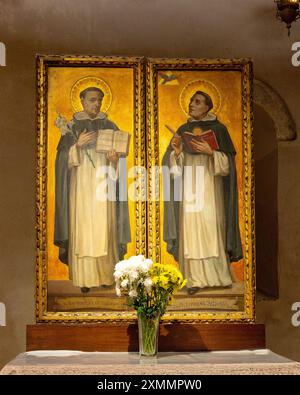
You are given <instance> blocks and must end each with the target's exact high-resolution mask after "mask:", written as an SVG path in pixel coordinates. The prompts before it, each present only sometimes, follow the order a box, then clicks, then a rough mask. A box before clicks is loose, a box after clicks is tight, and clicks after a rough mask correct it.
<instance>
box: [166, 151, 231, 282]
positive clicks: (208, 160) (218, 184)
mask: <svg viewBox="0 0 300 395" xmlns="http://www.w3.org/2000/svg"><path fill="white" fill-rule="evenodd" d="M186 166H190V170H189V171H187V170H186V169H187V168H186ZM197 166H199V169H202V171H203V172H204V184H203V187H204V191H203V192H204V200H203V202H202V203H203V206H202V207H200V206H198V208H197V209H196V210H195V207H197V205H196V200H195V199H196V197H195V196H194V198H193V199H194V200H193V199H191V194H190V193H189V192H192V193H195V192H196V168H197ZM170 167H171V169H172V174H173V176H174V177H177V176H181V175H182V174H183V183H182V185H183V198H182V201H181V208H180V213H181V215H180V229H181V232H180V242H179V265H180V269H181V271H182V273H183V276H184V277H185V278H187V287H188V288H192V287H200V288H204V287H216V286H222V287H225V286H229V285H231V284H232V278H231V274H230V269H229V264H228V257H227V254H226V252H225V215H224V198H223V180H222V177H223V176H227V175H228V174H229V163H228V158H227V156H226V155H225V154H224V153H222V152H218V151H213V155H211V156H210V155H206V154H197V155H191V154H189V153H187V152H181V154H180V155H179V156H178V157H176V155H175V151H173V152H172V153H171V155H170ZM200 172H201V171H200ZM197 193H201V191H197ZM198 198H199V196H198ZM193 207H194V208H193Z"/></svg>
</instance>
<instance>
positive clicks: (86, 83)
mask: <svg viewBox="0 0 300 395" xmlns="http://www.w3.org/2000/svg"><path fill="white" fill-rule="evenodd" d="M92 86H93V87H96V88H99V89H101V90H102V92H103V93H104V97H103V101H102V105H101V108H100V111H102V112H105V113H106V112H107V111H108V110H109V108H110V106H111V103H112V92H111V89H110V86H109V85H108V83H107V82H105V81H104V80H103V79H101V78H99V77H93V76H87V77H83V78H80V79H79V80H78V81H76V82H75V84H74V85H73V86H72V88H71V94H70V98H71V105H72V108H73V110H74V111H75V112H79V111H82V110H83V108H82V104H81V100H80V96H79V95H80V92H81V91H83V90H84V89H86V88H90V87H92Z"/></svg>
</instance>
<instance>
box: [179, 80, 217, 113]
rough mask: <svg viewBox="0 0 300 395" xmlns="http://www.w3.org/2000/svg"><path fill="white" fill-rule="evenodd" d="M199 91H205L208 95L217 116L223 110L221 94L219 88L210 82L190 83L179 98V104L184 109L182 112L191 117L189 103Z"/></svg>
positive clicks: (197, 81)
mask: <svg viewBox="0 0 300 395" xmlns="http://www.w3.org/2000/svg"><path fill="white" fill-rule="evenodd" d="M197 91H203V92H205V93H207V94H208V95H209V96H210V97H211V99H212V102H213V105H214V106H213V108H212V109H211V111H212V112H213V113H214V114H217V113H218V111H220V108H221V101H222V100H221V94H220V92H219V90H218V88H217V87H216V86H215V85H214V84H213V83H212V82H209V81H206V80H195V81H191V82H189V83H188V84H187V85H186V86H185V87H184V88H183V89H182V91H181V93H180V96H179V104H180V107H181V109H182V111H183V112H184V113H185V115H186V116H187V117H188V116H189V110H188V108H189V103H190V100H191V97H192V96H193V94H194V93H195V92H197Z"/></svg>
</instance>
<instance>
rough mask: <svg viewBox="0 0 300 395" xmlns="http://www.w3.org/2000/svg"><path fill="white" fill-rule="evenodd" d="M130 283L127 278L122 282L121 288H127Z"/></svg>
mask: <svg viewBox="0 0 300 395" xmlns="http://www.w3.org/2000/svg"><path fill="white" fill-rule="evenodd" d="M128 283H129V280H128V278H125V279H124V280H123V281H122V282H121V287H122V288H125V287H127V285H128Z"/></svg>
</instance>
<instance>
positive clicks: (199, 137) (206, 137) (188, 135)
mask: <svg viewBox="0 0 300 395" xmlns="http://www.w3.org/2000/svg"><path fill="white" fill-rule="evenodd" d="M182 140H183V142H184V144H185V146H186V148H187V150H188V151H189V152H191V153H195V151H194V149H193V147H192V146H191V144H190V143H191V140H196V141H206V142H207V143H208V144H209V145H210V148H211V149H212V150H217V149H219V145H218V142H217V139H216V135H215V133H214V131H213V130H207V131H206V132H203V133H201V134H194V133H192V132H184V133H183V134H182Z"/></svg>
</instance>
